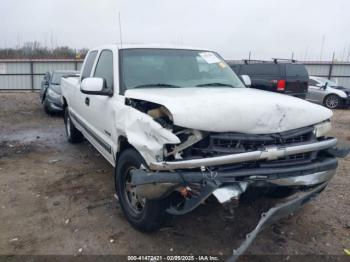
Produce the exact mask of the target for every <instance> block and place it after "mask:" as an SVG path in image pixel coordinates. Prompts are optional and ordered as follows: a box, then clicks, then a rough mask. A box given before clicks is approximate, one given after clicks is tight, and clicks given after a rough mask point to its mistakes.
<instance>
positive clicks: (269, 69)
mask: <svg viewBox="0 0 350 262" xmlns="http://www.w3.org/2000/svg"><path fill="white" fill-rule="evenodd" d="M229 65H230V67H231V68H232V69H233V70H234V71H235V72H236V74H238V75H249V76H250V78H251V80H252V87H253V88H256V89H261V90H266V91H271V92H276V93H281V94H286V95H291V96H295V97H299V98H303V99H304V98H305V97H306V94H307V90H308V80H309V75H308V73H307V71H306V68H305V66H304V65H303V64H298V63H296V62H295V61H294V60H293V61H289V60H279V59H274V61H257V60H244V61H243V63H234V62H230V63H229Z"/></svg>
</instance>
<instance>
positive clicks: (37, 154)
mask: <svg viewBox="0 0 350 262" xmlns="http://www.w3.org/2000/svg"><path fill="white" fill-rule="evenodd" d="M333 126H334V131H333V135H335V136H337V137H338V138H339V140H340V144H341V145H350V110H337V111H335V117H334V119H333ZM349 171H350V157H348V158H347V159H345V160H341V161H340V165H339V169H338V171H337V174H336V177H335V178H334V179H333V180H332V181H331V183H330V184H329V186H328V188H327V189H326V190H325V191H324V192H323V193H322V194H321V195H320V196H319V197H318V198H317V199H316V200H315V201H313V202H311V203H309V204H307V205H306V206H305V207H304V208H303V209H301V210H300V211H298V212H297V213H296V214H294V215H293V216H290V217H288V218H286V219H283V220H281V221H280V222H278V223H277V224H274V225H272V226H270V227H268V228H266V229H265V230H264V231H263V232H262V233H260V235H259V236H258V237H257V239H256V240H255V241H254V242H253V244H252V245H251V247H250V248H249V250H248V251H247V254H250V255H283V256H285V257H284V258H283V259H285V260H289V259H290V258H293V257H294V256H293V255H334V256H335V257H333V258H332V259H335V258H337V259H342V260H343V259H345V258H346V257H345V256H344V254H345V253H344V249H346V248H347V249H350V176H349ZM112 174H113V169H112V167H111V166H110V165H109V164H108V163H107V161H105V160H104V159H103V158H102V157H101V156H100V155H99V153H98V152H97V151H96V150H95V149H94V148H93V147H92V146H91V145H90V144H89V143H88V142H84V143H82V144H80V145H71V144H68V142H67V141H66V137H65V131H64V124H63V120H62V118H61V117H60V116H53V117H49V116H48V115H46V114H45V113H44V111H43V109H42V107H41V105H40V103H39V101H38V94H37V93H0V221H1V223H0V254H1V255H13V254H17V255H78V254H83V255H166V254H167V255H180V254H181V255H190V254H194V255H203V254H207V255H217V256H222V255H224V256H227V255H230V254H231V253H232V250H233V248H235V247H237V246H238V245H239V244H240V242H241V241H242V240H243V239H244V236H245V234H246V233H248V232H249V231H251V230H252V229H253V228H254V226H255V225H256V223H257V221H258V218H259V215H260V214H259V213H258V212H257V211H256V210H257V209H256V207H258V209H259V208H260V209H261V207H262V206H261V205H260V204H259V202H257V203H253V204H249V205H248V204H247V205H244V204H243V206H242V207H240V208H238V209H236V210H235V213H234V217H233V219H232V218H230V219H229V218H227V211H226V210H225V209H224V208H223V207H221V206H219V205H216V204H208V205H205V206H201V207H200V208H199V209H197V210H196V211H194V212H193V213H190V214H188V215H185V216H182V217H176V218H172V219H170V220H169V221H168V222H167V225H166V226H165V227H164V228H163V229H161V230H160V231H159V232H156V233H153V234H143V233H140V232H138V231H136V230H134V229H133V228H132V227H131V226H130V225H129V224H128V222H127V221H126V219H125V217H124V216H123V214H122V211H121V208H120V207H119V204H118V201H117V200H116V199H115V197H114V194H115V191H114V178H113V175H112ZM340 255H342V256H340ZM298 258H299V259H301V258H303V256H300V257H298ZM320 258H326V256H322V257H320ZM347 258H350V257H347ZM242 260H244V258H243V259H242ZM269 260H270V258H269V257H268V256H261V257H259V261H269Z"/></svg>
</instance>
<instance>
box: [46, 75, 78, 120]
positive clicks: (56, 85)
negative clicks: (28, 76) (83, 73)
mask: <svg viewBox="0 0 350 262" xmlns="http://www.w3.org/2000/svg"><path fill="white" fill-rule="evenodd" d="M63 76H75V77H77V76H79V72H78V71H67V70H66V71H63V70H56V71H53V72H47V73H46V74H45V76H44V79H43V80H42V82H41V90H40V101H41V103H42V104H43V105H44V109H45V112H46V113H48V114H53V113H61V112H62V111H63V107H62V99H61V78H62V77H63Z"/></svg>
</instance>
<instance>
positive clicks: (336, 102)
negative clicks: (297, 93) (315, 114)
mask: <svg viewBox="0 0 350 262" xmlns="http://www.w3.org/2000/svg"><path fill="white" fill-rule="evenodd" d="M323 105H324V106H325V107H327V108H329V109H336V108H339V107H340V105H341V98H340V97H339V96H337V95H335V94H330V95H328V96H326V97H325V99H324V100H323Z"/></svg>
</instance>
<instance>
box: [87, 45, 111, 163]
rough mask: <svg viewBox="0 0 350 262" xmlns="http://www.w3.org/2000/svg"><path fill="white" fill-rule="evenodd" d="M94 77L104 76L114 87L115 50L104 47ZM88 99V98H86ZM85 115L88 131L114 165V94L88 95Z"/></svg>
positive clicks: (108, 86) (107, 82) (95, 143)
mask: <svg viewBox="0 0 350 262" xmlns="http://www.w3.org/2000/svg"><path fill="white" fill-rule="evenodd" d="M91 76H92V77H95V78H102V79H103V80H104V82H105V85H106V88H108V90H113V89H114V86H113V85H114V59H113V51H112V50H109V49H104V50H101V52H99V54H98V57H97V62H96V65H95V67H94V69H93V71H92V74H91ZM86 99H87V100H86ZM86 99H85V100H84V102H85V112H84V116H85V119H86V122H87V128H88V130H86V131H87V133H89V136H90V137H91V140H92V141H93V142H92V143H93V144H94V146H95V147H96V148H97V149H98V150H99V151H100V153H101V154H102V155H103V156H104V157H105V158H106V159H107V160H108V161H109V162H110V163H111V164H112V165H114V157H113V150H112V149H113V140H112V133H113V128H114V126H113V123H114V121H113V120H114V115H113V108H114V107H113V101H114V99H113V96H111V97H110V96H104V95H87V96H86Z"/></svg>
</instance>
